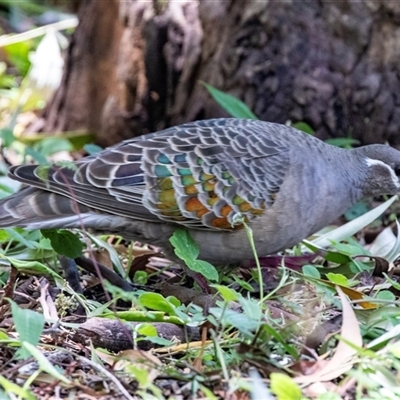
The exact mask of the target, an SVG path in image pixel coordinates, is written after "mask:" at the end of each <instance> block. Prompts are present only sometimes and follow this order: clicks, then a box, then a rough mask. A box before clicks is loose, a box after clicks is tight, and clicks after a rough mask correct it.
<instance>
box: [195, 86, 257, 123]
mask: <svg viewBox="0 0 400 400" xmlns="http://www.w3.org/2000/svg"><path fill="white" fill-rule="evenodd" d="M200 83H201V84H203V85H204V86H205V87H206V89H207V90H208V92H209V93H210V94H211V96H212V97H213V98H214V100H215V101H216V102H217V103H218V104H219V105H220V106H221V107H222V108H223V109H224V110H225V111H227V112H228V113H229V114H230V115H231V116H232V117H234V118H248V119H258V118H257V116H256V115H255V114H254V113H253V112H252V111H251V110H250V108H249V107H248V106H247V105H246V104H245V103H243V102H242V101H241V100H239V99H237V98H236V97H234V96H231V95H230V94H227V93H224V92H222V91H221V90H218V89H216V88H215V87H213V86H211V85H209V84H208V83H205V82H200Z"/></svg>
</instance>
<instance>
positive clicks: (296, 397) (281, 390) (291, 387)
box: [270, 372, 302, 400]
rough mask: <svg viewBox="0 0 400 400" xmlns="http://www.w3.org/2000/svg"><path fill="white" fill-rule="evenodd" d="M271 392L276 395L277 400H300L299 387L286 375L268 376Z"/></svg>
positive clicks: (273, 374)
mask: <svg viewBox="0 0 400 400" xmlns="http://www.w3.org/2000/svg"><path fill="white" fill-rule="evenodd" d="M270 379H271V392H272V393H273V394H275V395H276V397H277V399H278V400H301V399H302V394H301V389H300V387H299V386H298V385H297V384H296V382H294V381H293V379H292V378H290V377H289V376H288V375H285V374H281V373H279V372H273V373H272V374H271V375H270Z"/></svg>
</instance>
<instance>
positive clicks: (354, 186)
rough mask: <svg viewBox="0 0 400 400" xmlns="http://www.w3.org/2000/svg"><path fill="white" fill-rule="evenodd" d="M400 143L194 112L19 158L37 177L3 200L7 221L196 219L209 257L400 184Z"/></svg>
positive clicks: (282, 237) (275, 246)
mask: <svg viewBox="0 0 400 400" xmlns="http://www.w3.org/2000/svg"><path fill="white" fill-rule="evenodd" d="M399 172H400V152H399V151H397V150H395V149H392V148H390V147H389V146H384V145H372V146H364V147H361V148H358V149H354V150H344V149H340V148H337V147H334V146H330V145H328V144H326V143H324V142H322V141H320V140H318V139H316V138H314V137H312V136H310V135H307V134H305V133H302V132H299V131H297V130H295V129H293V128H290V127H287V126H283V125H279V124H273V123H268V122H262V121H253V120H242V119H214V120H206V121H198V122H192V123H188V124H184V125H181V126H177V127H173V128H169V129H166V130H164V131H161V132H158V133H154V134H150V135H145V136H142V137H138V138H134V139H132V140H128V141H125V142H122V143H120V144H118V145H116V146H113V147H110V148H108V149H106V150H104V151H102V152H100V153H98V154H96V155H94V156H91V157H86V158H83V159H82V160H79V161H77V162H76V163H74V167H73V168H71V167H60V166H57V165H54V166H51V167H47V168H44V167H38V166H33V165H28V166H17V167H13V168H11V170H10V176H11V177H12V178H14V179H17V180H19V181H21V182H23V183H25V184H27V185H28V186H29V187H27V188H25V189H22V190H21V191H20V192H19V193H16V194H14V195H12V196H10V197H9V198H6V199H4V200H2V201H1V202H0V227H9V226H20V227H28V228H32V229H36V228H55V227H57V228H82V227H85V228H93V229H95V230H97V231H106V232H117V233H120V234H122V235H123V236H125V237H127V238H132V239H138V240H142V241H145V242H149V243H153V244H157V245H159V246H161V247H164V248H165V249H166V250H167V251H168V250H169V237H170V235H171V234H172V233H173V231H174V229H176V227H177V226H186V227H187V228H188V229H190V231H191V235H192V236H193V237H194V239H195V240H197V242H198V243H199V246H200V258H201V259H205V260H208V261H211V262H214V263H226V262H237V261H240V260H244V259H248V258H251V257H252V252H251V249H250V246H249V244H248V240H247V238H246V235H245V232H244V229H241V228H242V226H241V225H240V223H237V221H238V217H244V218H245V219H246V220H247V221H248V222H249V224H250V225H251V226H252V228H253V230H254V237H255V241H256V247H257V250H258V253H259V254H260V255H265V254H271V253H274V252H277V251H279V250H282V249H284V248H286V247H289V246H293V245H295V244H296V243H298V242H299V241H301V240H302V239H304V238H305V237H307V236H308V235H310V234H312V233H314V232H315V231H317V230H319V229H321V228H322V227H324V226H325V225H327V224H328V223H330V222H332V221H333V220H334V219H336V218H337V217H339V216H340V215H341V214H342V213H343V212H345V211H346V209H347V208H348V207H350V206H351V205H353V204H354V203H355V202H357V201H359V200H360V199H362V198H364V197H368V196H373V195H379V194H397V193H398V192H399V191H400V183H399V179H398V174H399Z"/></svg>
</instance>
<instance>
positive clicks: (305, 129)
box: [291, 122, 315, 135]
mask: <svg viewBox="0 0 400 400" xmlns="http://www.w3.org/2000/svg"><path fill="white" fill-rule="evenodd" d="M291 126H292V127H293V128H295V129H298V130H299V131H302V132H305V133H308V134H309V135H314V133H315V132H314V129H313V128H311V126H310V125H308V124H307V123H306V122H296V123H294V124H292V125H291Z"/></svg>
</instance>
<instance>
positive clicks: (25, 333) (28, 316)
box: [9, 300, 44, 359]
mask: <svg viewBox="0 0 400 400" xmlns="http://www.w3.org/2000/svg"><path fill="white" fill-rule="evenodd" d="M9 302H10V304H11V311H12V316H13V320H14V324H15V329H16V330H17V332H18V335H19V340H20V341H21V343H23V342H28V343H30V344H31V345H32V346H36V345H37V344H38V343H39V339H40V335H41V334H42V332H43V327H44V318H43V315H42V314H39V313H37V312H35V311H32V310H29V309H24V308H20V307H18V305H17V303H15V302H13V301H12V300H9ZM18 355H19V357H20V358H22V359H26V358H28V357H29V356H30V353H29V351H27V350H26V349H25V348H24V347H21V349H19V350H18Z"/></svg>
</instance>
